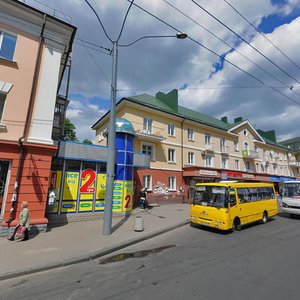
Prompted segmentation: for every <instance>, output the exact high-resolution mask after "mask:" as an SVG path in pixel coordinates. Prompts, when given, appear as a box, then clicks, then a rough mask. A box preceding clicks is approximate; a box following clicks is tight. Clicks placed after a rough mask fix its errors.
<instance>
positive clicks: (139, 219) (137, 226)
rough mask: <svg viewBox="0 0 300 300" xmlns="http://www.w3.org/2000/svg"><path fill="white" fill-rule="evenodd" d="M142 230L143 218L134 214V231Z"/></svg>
mask: <svg viewBox="0 0 300 300" xmlns="http://www.w3.org/2000/svg"><path fill="white" fill-rule="evenodd" d="M143 230H144V219H143V217H142V216H136V217H135V221H134V231H143Z"/></svg>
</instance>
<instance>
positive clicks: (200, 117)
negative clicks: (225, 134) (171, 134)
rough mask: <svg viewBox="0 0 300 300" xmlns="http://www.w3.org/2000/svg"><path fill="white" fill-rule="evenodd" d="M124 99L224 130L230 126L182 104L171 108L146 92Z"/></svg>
mask: <svg viewBox="0 0 300 300" xmlns="http://www.w3.org/2000/svg"><path fill="white" fill-rule="evenodd" d="M125 99H127V100H129V101H132V102H135V103H138V104H141V105H144V106H147V107H150V108H154V109H157V110H160V111H163V112H166V113H169V114H172V115H175V116H177V117H181V118H184V119H187V120H190V121H194V122H197V123H201V124H205V125H209V126H212V127H215V128H219V129H221V130H224V131H227V130H228V129H229V127H230V124H228V123H225V122H223V121H221V120H219V119H217V118H214V117H210V116H208V115H205V114H202V113H199V112H197V111H194V110H191V109H188V108H186V107H183V106H178V110H175V109H173V108H171V107H170V106H169V105H167V104H166V103H164V102H162V101H161V100H160V99H157V98H156V97H153V96H150V95H147V94H141V95H138V96H134V97H127V98H125Z"/></svg>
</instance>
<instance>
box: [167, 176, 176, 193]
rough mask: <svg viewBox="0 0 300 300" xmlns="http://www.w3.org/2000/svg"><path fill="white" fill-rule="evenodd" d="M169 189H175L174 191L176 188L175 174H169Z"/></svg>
mask: <svg viewBox="0 0 300 300" xmlns="http://www.w3.org/2000/svg"><path fill="white" fill-rule="evenodd" d="M168 189H169V190H173V191H174V190H176V177H175V176H169V178H168Z"/></svg>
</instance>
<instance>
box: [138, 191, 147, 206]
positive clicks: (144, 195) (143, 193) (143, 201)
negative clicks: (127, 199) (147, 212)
mask: <svg viewBox="0 0 300 300" xmlns="http://www.w3.org/2000/svg"><path fill="white" fill-rule="evenodd" d="M146 207H147V189H146V188H145V187H143V188H142V189H141V191H140V208H141V209H145V208H146Z"/></svg>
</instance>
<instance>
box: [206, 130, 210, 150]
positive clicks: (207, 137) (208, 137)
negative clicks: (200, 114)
mask: <svg viewBox="0 0 300 300" xmlns="http://www.w3.org/2000/svg"><path fill="white" fill-rule="evenodd" d="M205 145H206V146H209V147H210V146H211V135H210V134H209V133H205Z"/></svg>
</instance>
